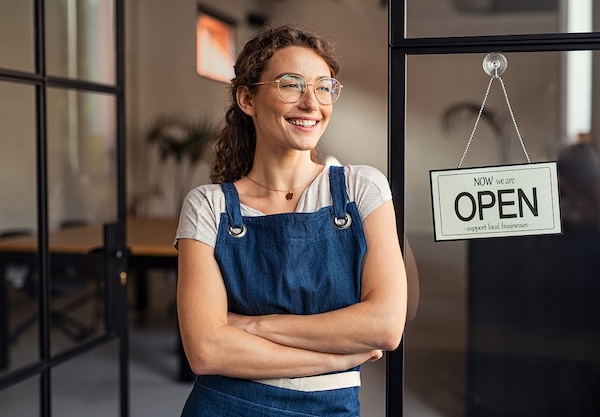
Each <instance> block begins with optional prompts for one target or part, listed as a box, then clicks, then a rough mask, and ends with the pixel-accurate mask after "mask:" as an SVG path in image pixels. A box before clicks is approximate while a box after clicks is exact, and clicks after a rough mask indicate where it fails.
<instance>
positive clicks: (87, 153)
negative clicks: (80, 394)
mask: <svg viewBox="0 0 600 417" xmlns="http://www.w3.org/2000/svg"><path fill="white" fill-rule="evenodd" d="M114 108H115V98H114V97H113V96H111V95H108V94H102V93H87V92H78V91H74V90H64V89H49V90H48V207H49V208H48V210H49V216H48V219H49V230H50V233H49V246H50V252H51V289H52V315H53V316H52V317H53V327H52V330H53V333H52V335H53V337H52V339H51V341H52V353H56V352H57V351H61V350H63V349H67V348H69V347H71V346H73V345H74V344H77V343H79V342H81V341H85V340H88V339H89V338H90V337H92V336H93V335H95V334H98V333H101V332H103V330H104V311H105V301H106V300H105V297H104V288H105V285H104V282H103V279H104V274H103V270H102V255H101V251H100V249H101V248H102V245H103V234H102V225H103V224H104V223H107V222H113V221H115V220H116V218H117V214H116V207H117V204H116V196H117V193H116V186H117V179H116V172H117V169H116V148H115V146H116V127H115V126H116V124H115V111H114Z"/></svg>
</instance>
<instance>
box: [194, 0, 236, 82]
mask: <svg viewBox="0 0 600 417" xmlns="http://www.w3.org/2000/svg"><path fill="white" fill-rule="evenodd" d="M235 56H236V48H235V24H234V23H233V22H232V21H230V20H228V19H224V18H222V17H218V16H217V15H215V14H214V13H212V12H208V11H207V10H206V9H205V8H203V7H201V6H198V22H197V25H196V71H197V72H198V74H200V75H202V76H204V77H208V78H212V79H213V80H217V81H223V82H229V81H230V80H231V79H232V78H233V77H234V72H233V64H234V62H235Z"/></svg>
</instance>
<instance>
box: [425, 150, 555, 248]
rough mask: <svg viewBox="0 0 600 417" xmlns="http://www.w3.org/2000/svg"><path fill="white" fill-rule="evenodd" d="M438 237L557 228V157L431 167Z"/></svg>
mask: <svg viewBox="0 0 600 417" xmlns="http://www.w3.org/2000/svg"><path fill="white" fill-rule="evenodd" d="M430 180H431V201H432V205H433V217H434V236H435V240H436V241H441V240H461V239H478V238H490V237H505V236H525V235H545V234H561V233H562V224H561V218H560V205H559V194H558V175H557V169H556V162H545V163H528V164H523V165H502V166H493V167H482V168H461V169H450V170H432V171H430Z"/></svg>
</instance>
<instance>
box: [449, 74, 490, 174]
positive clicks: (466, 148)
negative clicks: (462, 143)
mask: <svg viewBox="0 0 600 417" xmlns="http://www.w3.org/2000/svg"><path fill="white" fill-rule="evenodd" d="M493 82H494V77H492V78H490V82H489V83H488V87H487V90H486V92H485V96H484V97H483V103H481V107H480V108H479V113H477V119H475V126H473V130H472V131H471V136H469V141H468V142H467V146H466V147H465V151H464V152H463V154H462V157H461V158H460V162H459V163H458V166H457V168H460V167H461V165H462V163H463V161H464V160H465V156H467V151H468V150H469V146H471V142H472V141H473V136H475V131H476V130H477V125H479V119H481V113H483V108H484V107H485V102H486V101H487V98H488V94H490V88H491V87H492V83H493Z"/></svg>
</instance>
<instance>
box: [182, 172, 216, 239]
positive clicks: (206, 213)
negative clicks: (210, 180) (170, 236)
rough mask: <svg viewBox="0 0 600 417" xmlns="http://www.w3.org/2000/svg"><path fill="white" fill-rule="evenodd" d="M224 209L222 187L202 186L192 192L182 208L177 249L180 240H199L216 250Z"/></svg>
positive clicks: (213, 185)
mask: <svg viewBox="0 0 600 417" xmlns="http://www.w3.org/2000/svg"><path fill="white" fill-rule="evenodd" d="M223 209H224V195H223V192H222V190H221V186H220V185H217V184H210V185H202V186H200V187H197V188H194V189H193V190H192V191H190V192H189V193H188V194H187V196H186V197H185V199H184V201H183V205H182V207H181V213H180V215H179V225H178V226H177V232H176V234H175V243H174V246H175V249H177V244H178V242H179V239H194V240H198V241H200V242H203V243H206V244H207V245H209V246H212V247H213V248H214V247H215V244H216V241H217V233H218V230H219V220H220V215H221V212H222V211H224V210H223Z"/></svg>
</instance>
